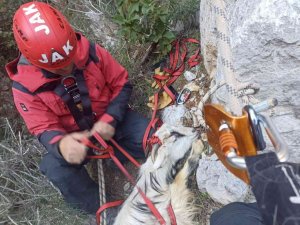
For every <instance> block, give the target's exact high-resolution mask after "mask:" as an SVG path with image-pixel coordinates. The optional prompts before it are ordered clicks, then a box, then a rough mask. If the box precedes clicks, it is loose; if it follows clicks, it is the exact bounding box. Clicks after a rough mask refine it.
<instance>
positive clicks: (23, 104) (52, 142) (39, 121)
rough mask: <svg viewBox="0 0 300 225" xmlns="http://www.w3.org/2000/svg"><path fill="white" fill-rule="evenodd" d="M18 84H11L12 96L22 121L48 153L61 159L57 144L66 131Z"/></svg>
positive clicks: (43, 105) (44, 107)
mask: <svg viewBox="0 0 300 225" xmlns="http://www.w3.org/2000/svg"><path fill="white" fill-rule="evenodd" d="M23 89H24V88H22V87H21V86H18V83H16V82H14V83H13V96H14V102H15V105H16V108H17V110H18V111H19V113H20V114H21V116H22V118H23V119H24V121H25V123H26V125H27V128H28V130H29V132H30V133H32V134H34V135H35V136H37V138H38V140H39V141H40V142H41V143H42V144H43V145H44V146H45V148H46V149H47V151H48V152H50V153H52V154H54V155H55V156H57V157H59V158H61V157H62V156H61V155H60V153H59V150H58V142H59V140H60V139H61V138H62V137H63V136H64V135H65V133H66V131H65V130H64V128H63V127H62V126H61V125H60V123H59V119H58V117H57V116H56V115H55V114H54V113H53V112H52V111H51V110H50V109H49V108H48V107H47V106H46V105H45V104H44V103H43V102H42V101H41V100H40V99H39V97H37V96H36V95H33V94H31V93H30V92H27V93H26V89H25V90H23Z"/></svg>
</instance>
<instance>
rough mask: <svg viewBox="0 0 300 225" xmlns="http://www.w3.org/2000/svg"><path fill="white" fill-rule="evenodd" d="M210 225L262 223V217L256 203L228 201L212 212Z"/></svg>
mask: <svg viewBox="0 0 300 225" xmlns="http://www.w3.org/2000/svg"><path fill="white" fill-rule="evenodd" d="M210 224H211V225H224V224H226V225H240V224H243V225H262V224H263V223H262V217H261V214H260V212H259V211H258V208H257V205H256V203H249V204H247V203H242V202H234V203H230V204H228V205H226V206H224V207H223V208H221V209H220V210H218V211H216V212H214V213H213V214H212V215H211V217H210Z"/></svg>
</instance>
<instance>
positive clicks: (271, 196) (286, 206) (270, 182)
mask: <svg viewBox="0 0 300 225" xmlns="http://www.w3.org/2000/svg"><path fill="white" fill-rule="evenodd" d="M246 164H247V168H248V172H249V175H250V183H251V186H252V189H253V193H254V195H255V198H256V200H257V204H258V207H259V209H260V212H261V214H262V217H263V219H264V224H265V225H274V224H275V225H279V224H285V225H300V165H299V164H293V163H280V162H279V161H278V159H277V156H276V155H275V153H273V152H271V153H266V154H260V155H257V156H251V157H246Z"/></svg>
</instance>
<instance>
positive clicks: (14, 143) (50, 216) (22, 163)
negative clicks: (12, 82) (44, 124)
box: [0, 119, 84, 225]
mask: <svg viewBox="0 0 300 225" xmlns="http://www.w3.org/2000/svg"><path fill="white" fill-rule="evenodd" d="M13 127H14V126H13V125H12V124H11V123H10V122H8V120H7V119H6V120H1V128H2V129H3V130H4V135H5V136H4V139H3V140H0V161H1V164H0V202H1V204H0V224H43V225H50V224H51V225H55V224H57V225H59V224H65V225H68V224H82V223H83V220H84V216H83V215H81V214H80V213H79V212H78V211H75V210H73V209H71V208H69V207H68V206H67V205H66V204H65V203H64V202H63V200H62V198H61V196H60V194H59V193H58V192H57V191H56V190H55V189H53V188H52V186H51V185H50V183H49V182H48V181H47V180H46V178H45V177H44V176H42V175H41V173H40V172H39V165H38V162H39V161H40V158H41V155H42V154H44V150H42V149H43V148H42V146H40V145H39V143H38V142H37V140H36V139H35V138H32V137H31V136H28V135H26V134H22V133H20V132H16V131H14V129H13Z"/></svg>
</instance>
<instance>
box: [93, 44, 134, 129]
mask: <svg viewBox="0 0 300 225" xmlns="http://www.w3.org/2000/svg"><path fill="white" fill-rule="evenodd" d="M96 48H97V49H96V51H97V55H98V57H99V58H100V62H99V63H100V66H101V70H102V73H103V75H104V77H105V81H106V84H107V86H108V87H109V89H110V90H111V92H112V98H111V101H110V103H109V105H108V108H107V109H106V113H104V114H103V115H102V117H101V118H100V120H101V121H104V122H107V123H110V124H111V125H113V126H114V127H115V126H116V124H117V123H118V122H121V121H122V120H123V118H124V115H125V113H126V110H127V109H128V102H129V99H130V96H131V93H132V85H131V84H130V82H129V81H128V72H127V71H126V69H125V68H124V67H122V66H121V65H120V64H119V63H118V62H117V61H116V60H115V59H114V58H113V57H112V56H111V55H110V54H109V52H107V51H106V50H105V49H103V48H101V47H100V46H98V45H96Z"/></svg>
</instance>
